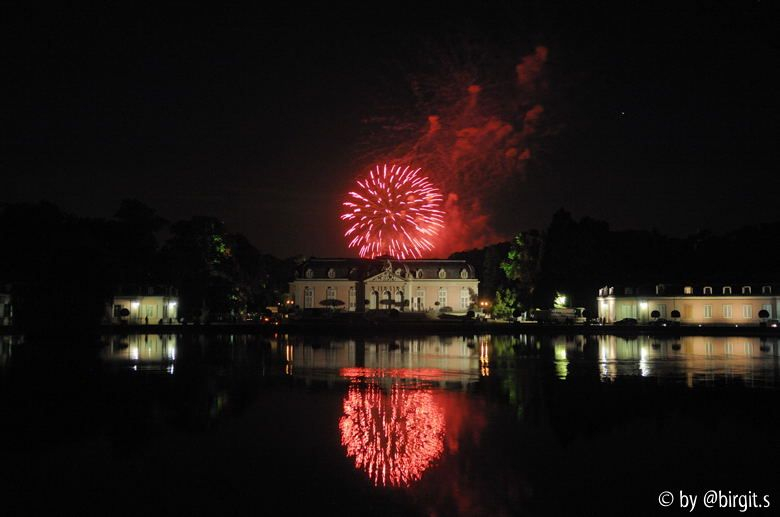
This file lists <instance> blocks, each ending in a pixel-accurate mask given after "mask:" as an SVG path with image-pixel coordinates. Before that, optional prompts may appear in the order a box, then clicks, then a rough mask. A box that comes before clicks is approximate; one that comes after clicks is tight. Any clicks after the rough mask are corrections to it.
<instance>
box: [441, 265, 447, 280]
mask: <svg viewBox="0 0 780 517" xmlns="http://www.w3.org/2000/svg"><path fill="white" fill-rule="evenodd" d="M439 278H441V279H442V280H443V279H445V278H447V272H446V271H444V269H443V268H442V269H440V270H439Z"/></svg>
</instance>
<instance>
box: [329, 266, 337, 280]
mask: <svg viewBox="0 0 780 517" xmlns="http://www.w3.org/2000/svg"><path fill="white" fill-rule="evenodd" d="M328 278H336V270H335V269H333V268H330V269H328Z"/></svg>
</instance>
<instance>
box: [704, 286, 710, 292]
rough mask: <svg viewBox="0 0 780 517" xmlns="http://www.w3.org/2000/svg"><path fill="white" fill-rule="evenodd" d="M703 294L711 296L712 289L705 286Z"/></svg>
mask: <svg viewBox="0 0 780 517" xmlns="http://www.w3.org/2000/svg"><path fill="white" fill-rule="evenodd" d="M704 294H712V287H710V286H706V287H705V288H704Z"/></svg>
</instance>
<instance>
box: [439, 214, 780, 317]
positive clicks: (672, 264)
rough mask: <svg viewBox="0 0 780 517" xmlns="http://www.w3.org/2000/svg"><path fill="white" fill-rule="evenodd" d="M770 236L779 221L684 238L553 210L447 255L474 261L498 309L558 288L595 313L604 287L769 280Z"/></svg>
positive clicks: (547, 299)
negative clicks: (535, 223) (507, 235)
mask: <svg viewBox="0 0 780 517" xmlns="http://www.w3.org/2000/svg"><path fill="white" fill-rule="evenodd" d="M778 235H780V222H774V223H762V224H755V225H750V226H745V227H742V228H740V229H738V230H734V231H730V232H727V233H724V234H714V233H712V232H710V231H700V232H698V233H695V234H693V235H690V236H687V237H684V238H678V237H669V236H666V235H662V234H660V233H659V232H657V231H655V230H651V231H645V230H636V231H633V230H632V231H614V230H610V228H609V225H608V224H607V223H606V222H603V221H598V220H595V219H591V218H589V217H583V218H582V219H580V220H579V221H577V220H575V219H574V218H572V216H571V214H570V213H568V212H566V211H565V210H559V211H558V212H556V213H555V214H554V216H553V219H552V221H551V223H550V225H549V226H548V227H547V228H546V229H545V230H543V231H536V230H531V231H526V232H521V233H520V234H518V235H517V236H516V237H515V239H514V240H513V241H512V242H505V243H500V244H496V245H493V246H488V247H487V248H483V249H480V250H472V251H468V252H460V253H455V254H454V255H452V258H463V259H467V260H469V261H471V263H472V264H474V265H475V267H477V269H478V270H479V272H480V281H481V282H480V294H481V295H482V296H486V297H489V298H491V299H494V300H496V301H497V302H500V303H499V304H498V305H500V307H498V309H499V310H500V311H501V310H503V311H504V312H506V311H507V310H508V311H509V312H511V311H512V309H516V308H520V310H526V309H529V308H533V307H551V306H552V303H553V299H554V298H555V296H556V293H564V294H566V295H567V297H568V302H569V304H570V305H572V306H580V307H586V308H588V309H590V311H591V313H595V309H596V299H595V298H596V293H597V291H598V288H599V287H601V286H604V285H628V286H642V285H654V284H658V283H675V284H683V283H706V282H712V283H718V282H724V283H726V282H745V283H757V282H767V283H773V282H777V281H778V280H779V279H780V275H779V274H778V263H779V262H780V260H779V257H780V255H779V254H778V251H780V249H779V248H780V244H778ZM507 299H510V301H511V302H512V303H508V304H507V303H506V300H507Z"/></svg>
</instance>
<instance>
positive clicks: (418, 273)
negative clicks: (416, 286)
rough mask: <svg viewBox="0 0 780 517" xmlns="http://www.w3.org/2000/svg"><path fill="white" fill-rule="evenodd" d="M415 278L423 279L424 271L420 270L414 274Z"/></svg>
mask: <svg viewBox="0 0 780 517" xmlns="http://www.w3.org/2000/svg"><path fill="white" fill-rule="evenodd" d="M414 276H416V277H417V278H422V277H423V270H422V269H418V270H417V272H416V273H415V274H414Z"/></svg>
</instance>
